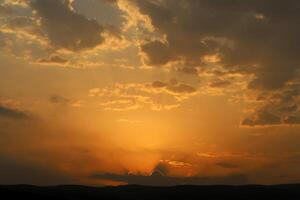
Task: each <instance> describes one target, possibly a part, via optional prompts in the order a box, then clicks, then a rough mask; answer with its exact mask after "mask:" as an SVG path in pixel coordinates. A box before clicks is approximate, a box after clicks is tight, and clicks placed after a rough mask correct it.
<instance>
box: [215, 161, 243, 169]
mask: <svg viewBox="0 0 300 200" xmlns="http://www.w3.org/2000/svg"><path fill="white" fill-rule="evenodd" d="M216 165H217V166H219V167H222V168H227V169H236V168H239V166H238V165H237V164H235V163H230V162H218V163H216Z"/></svg>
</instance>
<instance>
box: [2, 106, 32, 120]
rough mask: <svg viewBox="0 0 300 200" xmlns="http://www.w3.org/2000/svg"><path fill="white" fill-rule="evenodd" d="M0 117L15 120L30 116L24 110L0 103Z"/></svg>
mask: <svg viewBox="0 0 300 200" xmlns="http://www.w3.org/2000/svg"><path fill="white" fill-rule="evenodd" d="M0 117H5V118H10V119H16V120H23V119H29V118H30V116H29V115H28V114H27V113H26V112H23V111H20V110H17V109H14V108H9V107H6V106H2V105H0Z"/></svg>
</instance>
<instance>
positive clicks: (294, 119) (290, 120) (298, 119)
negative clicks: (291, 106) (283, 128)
mask: <svg viewBox="0 0 300 200" xmlns="http://www.w3.org/2000/svg"><path fill="white" fill-rule="evenodd" d="M284 123H285V124H300V116H295V115H292V116H288V117H286V119H285V120H284Z"/></svg>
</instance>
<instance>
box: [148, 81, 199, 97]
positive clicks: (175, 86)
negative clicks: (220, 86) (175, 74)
mask: <svg viewBox="0 0 300 200" xmlns="http://www.w3.org/2000/svg"><path fill="white" fill-rule="evenodd" d="M151 86H152V87H153V88H157V89H160V88H165V89H166V90H168V91H169V92H173V93H177V94H191V93H195V92H196V91H197V90H196V89H195V88H194V87H192V86H190V85H188V84H185V83H179V82H178V81H177V80H176V79H171V80H170V81H169V82H162V81H154V82H153V83H152V85H151Z"/></svg>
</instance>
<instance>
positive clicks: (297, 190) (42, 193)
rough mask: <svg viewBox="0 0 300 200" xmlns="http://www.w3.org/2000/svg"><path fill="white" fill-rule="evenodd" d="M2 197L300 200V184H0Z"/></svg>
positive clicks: (48, 198) (112, 199)
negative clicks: (50, 185) (92, 185)
mask: <svg viewBox="0 0 300 200" xmlns="http://www.w3.org/2000/svg"><path fill="white" fill-rule="evenodd" d="M0 199H3V200H4V199H22V200H23V199H24V200H25V199H33V200H36V199H39V200H50V199H51V200H56V199H58V200H60V199H64V200H67V199H70V200H71V199H72V200H79V199H82V200H94V199H95V200H96V199H98V200H101V199H107V200H114V199H138V200H142V199H149V200H150V199H155V200H160V199H183V200H187V199H199V200H210V199H213V200H217V199H218V200H227V199H231V200H234V199H242V200H248V199H251V200H252V199H253V200H260V199H263V200H276V199H282V200H290V199H295V200H300V184H299V185H276V186H259V185H247V186H190V185H183V186H173V187H149V186H138V185H128V186H119V187H86V186H75V185H69V186H52V187H37V186H29V185H15V186H0Z"/></svg>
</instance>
